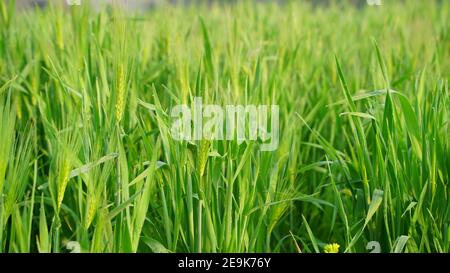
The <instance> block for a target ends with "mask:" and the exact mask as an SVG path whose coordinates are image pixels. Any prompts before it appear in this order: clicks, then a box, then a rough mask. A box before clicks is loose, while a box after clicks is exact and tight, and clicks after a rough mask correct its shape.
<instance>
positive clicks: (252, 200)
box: [0, 0, 450, 253]
mask: <svg viewBox="0 0 450 273" xmlns="http://www.w3.org/2000/svg"><path fill="white" fill-rule="evenodd" d="M449 18H450V3H449V2H448V1H385V3H383V5H382V6H369V5H363V6H354V5H353V4H350V3H348V2H346V1H339V2H338V1H335V2H333V3H331V4H329V5H318V6H314V5H312V4H311V3H310V2H307V1H284V2H282V3H281V2H279V3H272V2H266V3H259V2H253V1H236V2H235V3H232V4H223V3H218V2H217V3H216V2H213V3H209V4H206V3H203V4H202V3H199V4H195V5H194V4H190V5H172V4H162V5H158V6H155V7H153V8H152V9H149V10H140V11H123V10H121V9H120V8H117V7H115V6H110V7H105V8H102V9H95V10H94V9H91V8H89V5H87V4H82V5H80V6H64V7H63V6H61V5H56V4H55V5H50V6H48V7H46V8H42V9H40V8H31V9H18V8H16V7H15V4H14V1H11V0H10V1H1V2H0V37H1V38H0V252H295V253H297V252H302V253H308V252H318V253H323V252H341V253H344V252H346V253H353V252H370V251H372V250H374V251H377V250H378V251H381V252H408V253H409V252H427V253H428V252H449V249H450V185H449V178H450V173H449V170H450V145H449V142H450V141H449V140H450V138H449V137H448V136H449V133H450V131H449V120H450V94H449V89H448V80H449V79H450V33H449V25H450V23H449ZM195 97H201V98H203V101H204V102H205V103H211V104H216V105H249V104H252V105H278V107H279V145H278V147H277V149H275V150H274V151H262V150H261V149H260V146H261V145H262V142H261V141H259V140H245V141H238V140H237V139H231V140H204V139H202V140H193V141H188V140H182V141H179V140H176V139H174V138H173V136H172V134H171V126H172V120H171V116H170V111H171V109H172V108H173V107H174V106H176V105H180V104H184V105H189V106H191V105H192V103H193V100H194V98H195Z"/></svg>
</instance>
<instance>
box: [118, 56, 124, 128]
mask: <svg viewBox="0 0 450 273" xmlns="http://www.w3.org/2000/svg"><path fill="white" fill-rule="evenodd" d="M116 87H117V99H116V120H117V122H120V121H121V120H122V117H123V107H124V100H125V69H124V67H123V65H120V66H119V69H118V71H117V86H116Z"/></svg>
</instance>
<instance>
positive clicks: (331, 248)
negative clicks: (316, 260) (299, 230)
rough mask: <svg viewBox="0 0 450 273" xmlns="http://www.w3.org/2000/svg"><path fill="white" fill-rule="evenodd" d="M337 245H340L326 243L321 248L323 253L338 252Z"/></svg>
mask: <svg viewBox="0 0 450 273" xmlns="http://www.w3.org/2000/svg"><path fill="white" fill-rule="evenodd" d="M339 247H340V245H338V244H336V243H333V244H328V245H326V246H325V247H324V248H323V250H324V251H325V253H339Z"/></svg>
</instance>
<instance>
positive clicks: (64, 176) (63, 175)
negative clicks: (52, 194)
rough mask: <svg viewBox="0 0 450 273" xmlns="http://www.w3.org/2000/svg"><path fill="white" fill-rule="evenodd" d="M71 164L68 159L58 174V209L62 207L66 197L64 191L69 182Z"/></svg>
mask: <svg viewBox="0 0 450 273" xmlns="http://www.w3.org/2000/svg"><path fill="white" fill-rule="evenodd" d="M69 174H70V166H69V163H68V162H67V161H64V163H63V165H62V168H61V172H60V173H59V176H58V209H59V208H61V204H62V201H63V199H64V193H65V191H66V188H67V183H68V182H69Z"/></svg>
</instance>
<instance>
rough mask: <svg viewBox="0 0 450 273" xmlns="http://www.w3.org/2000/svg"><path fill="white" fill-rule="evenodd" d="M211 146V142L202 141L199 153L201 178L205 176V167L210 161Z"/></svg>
mask: <svg viewBox="0 0 450 273" xmlns="http://www.w3.org/2000/svg"><path fill="white" fill-rule="evenodd" d="M210 145H211V143H210V141H209V140H201V141H200V147H199V151H198V173H199V175H200V177H203V175H204V174H205V167H206V163H207V161H208V153H209V147H210Z"/></svg>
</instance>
